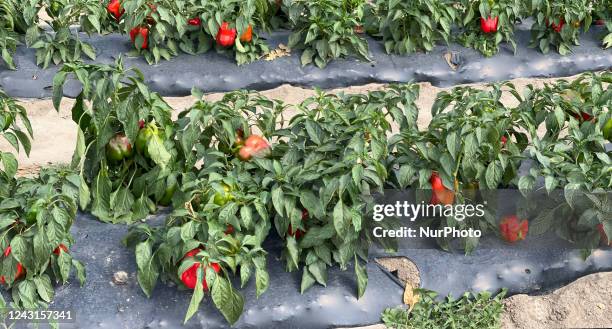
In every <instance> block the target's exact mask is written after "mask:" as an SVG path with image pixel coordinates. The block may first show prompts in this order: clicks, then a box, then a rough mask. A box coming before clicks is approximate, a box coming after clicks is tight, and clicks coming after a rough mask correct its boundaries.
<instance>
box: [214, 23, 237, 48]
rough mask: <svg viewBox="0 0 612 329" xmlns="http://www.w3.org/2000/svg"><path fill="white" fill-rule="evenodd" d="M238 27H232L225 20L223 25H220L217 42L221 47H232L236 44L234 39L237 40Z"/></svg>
mask: <svg viewBox="0 0 612 329" xmlns="http://www.w3.org/2000/svg"><path fill="white" fill-rule="evenodd" d="M236 33H237V32H236V29H232V28H230V25H229V23H228V22H223V24H221V27H219V32H217V37H216V38H215V39H216V40H217V44H218V45H219V46H221V47H231V46H233V45H234V41H236Z"/></svg>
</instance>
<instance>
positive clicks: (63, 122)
mask: <svg viewBox="0 0 612 329" xmlns="http://www.w3.org/2000/svg"><path fill="white" fill-rule="evenodd" d="M566 79H568V80H571V79H572V78H566ZM556 80H558V79H516V80H513V81H512V82H513V83H514V84H515V86H516V87H517V88H518V89H519V90H522V89H524V88H525V86H527V85H528V84H533V85H534V86H541V85H543V84H544V83H546V82H549V83H550V82H554V81H556ZM384 86H385V85H382V84H368V85H364V86H355V87H348V88H341V89H333V90H331V92H335V93H338V92H345V93H364V92H367V91H372V90H379V89H382V88H384ZM419 86H420V88H421V92H420V98H419V99H418V101H417V105H418V107H419V108H420V109H423V110H422V111H421V112H420V113H419V119H418V125H419V127H421V128H425V127H427V125H428V124H429V122H430V121H431V112H430V111H429V109H430V108H431V106H432V104H433V102H434V99H435V97H436V95H437V94H438V93H439V92H440V91H443V90H449V89H450V88H437V87H434V86H432V85H431V84H430V83H419ZM472 86H474V87H476V88H483V87H484V86H486V85H484V84H475V85H472ZM261 94H262V95H264V96H266V97H269V98H274V99H279V100H282V101H283V102H285V103H287V104H296V103H299V102H301V101H303V100H304V99H306V98H307V97H310V96H313V95H314V94H315V91H314V90H312V89H305V88H300V87H294V86H290V85H283V86H280V87H278V88H274V89H271V90H267V91H263V92H261ZM222 97H223V94H222V93H214V94H209V95H207V96H206V98H207V99H209V100H219V99H221V98H222ZM164 99H165V100H166V101H167V102H168V104H169V105H170V106H172V107H173V108H174V109H175V111H174V115H175V116H176V115H178V113H179V112H180V111H181V110H183V109H186V108H188V107H189V106H191V105H192V104H193V103H194V101H195V99H194V98H193V97H191V96H189V97H165V98H164ZM19 101H20V103H21V104H22V105H23V106H24V107H25V108H26V109H27V112H28V116H29V118H30V120H31V122H32V127H33V129H34V141H33V143H32V151H31V152H30V157H27V156H26V154H25V153H23V152H22V153H20V154H19V156H18V160H19V166H20V170H21V171H25V172H26V173H31V172H35V171H36V170H37V168H39V167H40V166H48V165H49V164H68V163H70V161H71V158H72V153H73V151H74V147H75V141H76V124H75V123H74V122H73V121H72V118H71V114H70V108H71V107H72V105H73V104H74V100H72V99H68V98H64V99H63V100H62V103H61V107H60V111H59V114H58V113H57V112H56V111H55V110H54V108H53V104H52V102H51V100H50V99H22V100H19ZM502 102H504V103H505V104H507V105H516V104H517V102H516V101H515V100H514V99H513V96H511V95H510V94H509V93H507V94H506V95H504V97H503V98H502ZM290 116H291V113H287V117H285V119H289V117H290ZM0 150H2V151H9V150H11V148H10V146H9V145H8V143H7V142H6V141H4V140H3V139H0Z"/></svg>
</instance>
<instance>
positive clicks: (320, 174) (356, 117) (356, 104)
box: [263, 85, 418, 297]
mask: <svg viewBox="0 0 612 329" xmlns="http://www.w3.org/2000/svg"><path fill="white" fill-rule="evenodd" d="M416 94H418V87H417V86H413V85H404V86H392V87H390V88H389V89H387V90H384V91H378V92H371V93H369V94H367V95H345V94H340V95H333V94H324V93H319V94H318V95H317V96H314V97H311V98H309V99H307V100H305V101H304V102H302V103H301V104H299V105H298V106H297V111H298V113H297V114H296V115H295V116H294V117H293V118H292V119H291V121H290V122H289V123H288V126H287V127H286V128H285V129H281V130H278V131H277V132H276V135H277V136H278V139H279V140H280V143H279V144H278V145H277V146H276V149H278V150H281V151H280V152H279V153H278V157H276V158H274V159H270V160H268V162H267V163H266V164H265V165H264V167H263V168H264V169H265V171H266V174H265V177H264V179H263V184H264V187H266V188H267V189H269V190H270V191H271V201H272V204H273V206H274V210H275V216H274V226H275V228H276V232H277V233H278V235H279V236H280V237H281V238H283V239H284V240H285V251H284V255H283V258H284V259H285V261H286V264H287V269H288V270H289V271H294V270H297V269H299V268H302V283H301V290H302V292H304V291H305V290H307V289H308V288H310V287H311V286H312V285H314V284H315V283H318V284H321V285H326V284H327V269H328V268H329V267H332V266H334V264H338V265H339V266H340V268H341V269H343V270H344V269H346V268H347V267H348V265H349V264H350V263H352V264H353V266H354V271H355V275H356V277H357V296H358V297H361V296H363V294H364V293H365V289H366V286H367V273H366V271H365V266H364V264H363V263H364V262H367V259H368V258H367V254H368V249H369V247H370V245H371V244H372V243H373V242H374V238H373V236H371V230H370V229H371V227H373V223H372V222H371V221H370V220H369V219H368V218H369V217H368V214H370V213H371V210H372V207H373V203H374V200H373V197H372V194H373V193H375V192H381V193H382V190H383V186H384V182H385V180H386V179H387V177H388V171H387V157H388V152H387V146H388V145H387V134H388V133H390V131H391V122H395V123H397V124H399V125H401V126H407V125H408V124H407V122H408V121H409V118H411V117H414V114H415V111H416V107H415V106H414V103H413V102H414V100H415V98H416V97H415V95H416ZM273 154H274V153H273Z"/></svg>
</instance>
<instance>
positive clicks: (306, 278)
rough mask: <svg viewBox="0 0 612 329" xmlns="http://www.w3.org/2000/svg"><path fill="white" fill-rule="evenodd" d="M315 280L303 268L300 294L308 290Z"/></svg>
mask: <svg viewBox="0 0 612 329" xmlns="http://www.w3.org/2000/svg"><path fill="white" fill-rule="evenodd" d="M315 282H316V281H315V278H314V277H313V276H312V275H311V274H310V272H308V269H306V268H304V270H303V271H302V283H301V284H300V293H302V294H303V293H304V292H305V291H306V290H308V288H310V287H312V285H314V284H315Z"/></svg>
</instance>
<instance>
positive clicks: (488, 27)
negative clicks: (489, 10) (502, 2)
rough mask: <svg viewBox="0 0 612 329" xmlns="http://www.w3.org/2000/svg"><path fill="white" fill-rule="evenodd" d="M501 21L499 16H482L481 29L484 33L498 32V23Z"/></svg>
mask: <svg viewBox="0 0 612 329" xmlns="http://www.w3.org/2000/svg"><path fill="white" fill-rule="evenodd" d="M498 23H499V17H497V16H495V17H491V16H489V17H487V18H484V17H481V18H480V29H481V30H482V32H483V33H495V32H497V25H498Z"/></svg>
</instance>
